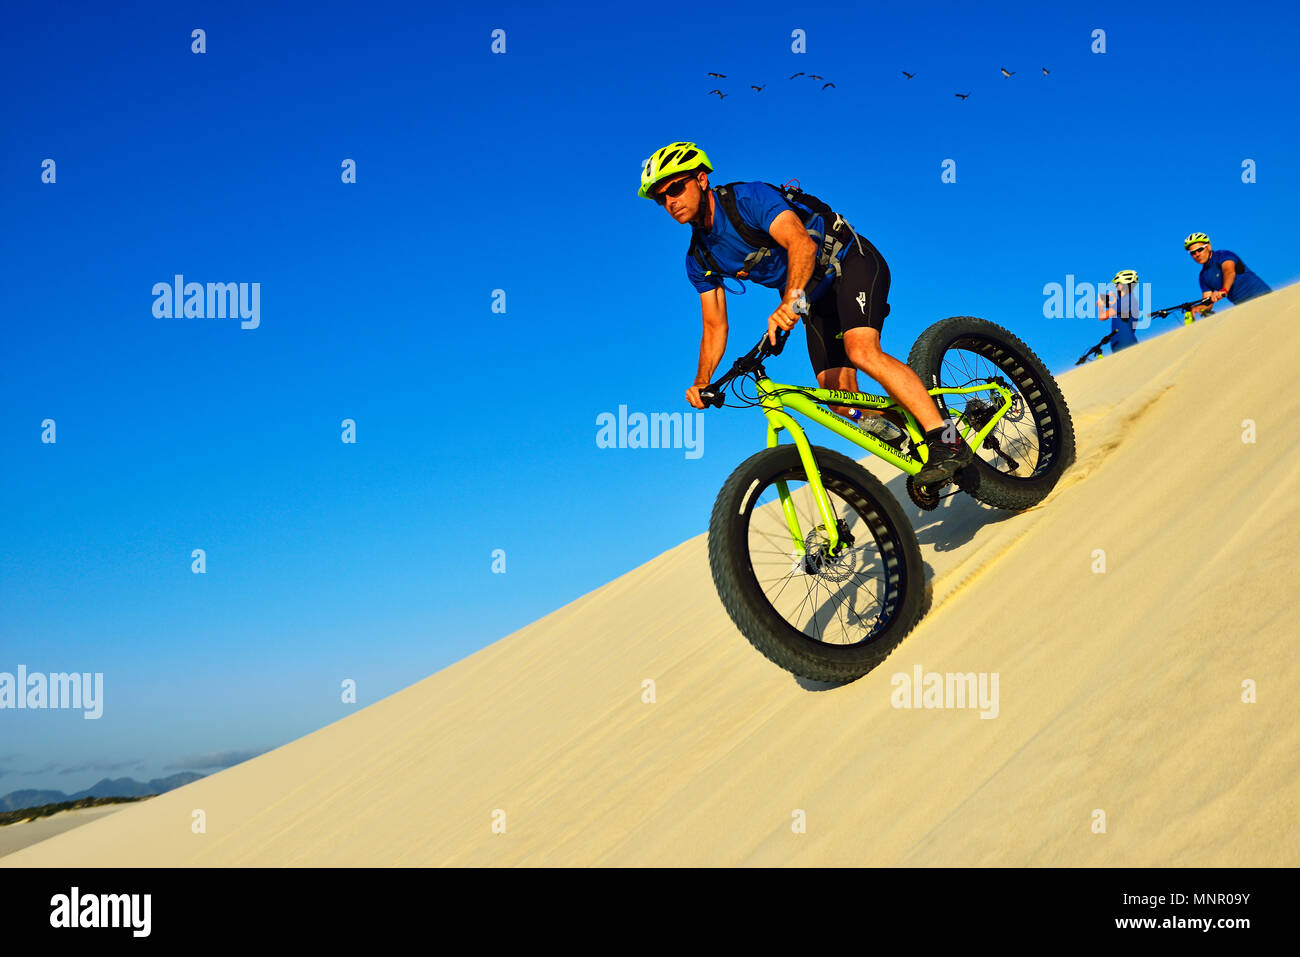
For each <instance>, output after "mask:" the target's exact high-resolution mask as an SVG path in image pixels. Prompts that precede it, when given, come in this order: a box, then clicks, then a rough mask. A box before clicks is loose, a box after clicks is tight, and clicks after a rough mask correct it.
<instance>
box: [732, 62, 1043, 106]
mask: <svg viewBox="0 0 1300 957" xmlns="http://www.w3.org/2000/svg"><path fill="white" fill-rule="evenodd" d="M1042 69H1043V76H1047V75H1049V73H1050V72H1051V71H1049V70H1048V69H1047V67H1043V68H1042ZM899 72H900V73H902V74H903V76H905V77H907V79H909V80H910V79H912V77H914V76H916V74H915V73H908V72H907V71H906V70H900V71H899ZM1002 75H1003V76H1004V77H1006V78H1007V79H1010V78H1011V77H1013V76H1015V75H1016V71H1015V70H1008V69H1007V68H1006V67H1002ZM709 76H711V77H713V78H714V79H718V80H725V79H726V78H727V74H725V73H710V74H709ZM801 76H802V77H805V78H807V79H809V80H825V79H826V77H824V76H818V75H817V74H816V73H804V72H802V71H800V72H798V73H795V74H794V75H793V76H791V77H790V79H791V80H794V79H798V78H799V77H801ZM749 88H750V89H751V90H753V91H754V92H755V93H762V92H763V91H764V90H765V89H767V84H766V83H764V84H763V85H762V86H757V85H755V84H753V83H751V84H750V85H749ZM834 88H835V84H834V83H831V82H829V81H828V82H826V83H823V84H822V89H823V90H827V89H834ZM708 95H709V96H716V97H717V98H718V99H719V100H725V99H726V98H727V97H729V96H730V95H731V94H730V93H723V92H722V91H721V90H709V93H708ZM953 95H954V96H955V97H957V98H958V99H959V100H965V99H966V98H967V97H969V96H970V94H969V93H954V94H953Z"/></svg>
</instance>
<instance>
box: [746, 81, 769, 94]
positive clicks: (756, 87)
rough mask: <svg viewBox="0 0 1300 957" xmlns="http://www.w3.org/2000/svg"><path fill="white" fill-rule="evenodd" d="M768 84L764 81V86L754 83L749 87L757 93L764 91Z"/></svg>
mask: <svg viewBox="0 0 1300 957" xmlns="http://www.w3.org/2000/svg"><path fill="white" fill-rule="evenodd" d="M766 86H767V84H766V83H764V84H763V86H754V84H752V83H751V84H749V88H750V89H751V90H753V91H754V92H755V93H762V92H763V90H764V88H765V87H766Z"/></svg>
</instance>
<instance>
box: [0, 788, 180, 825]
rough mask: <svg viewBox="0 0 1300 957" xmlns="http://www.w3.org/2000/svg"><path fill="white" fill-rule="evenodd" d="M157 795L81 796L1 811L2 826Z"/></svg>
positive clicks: (0, 820) (0, 822)
mask: <svg viewBox="0 0 1300 957" xmlns="http://www.w3.org/2000/svg"><path fill="white" fill-rule="evenodd" d="M151 797H157V795H155V794H145V795H141V796H140V797H105V798H81V799H80V800H78V801H60V802H59V803H57V804H42V805H41V806H40V807H27V808H23V809H22V810H21V811H0V827H2V826H4V825H5V824H17V823H18V822H19V821H34V820H36V819H37V818H39V817H49V816H50V815H51V814H58V813H59V812H60V811H73V810H76V809H77V808H82V807H98V806H99V805H101V804H124V803H126V802H128V801H143V800H144V799H145V798H151Z"/></svg>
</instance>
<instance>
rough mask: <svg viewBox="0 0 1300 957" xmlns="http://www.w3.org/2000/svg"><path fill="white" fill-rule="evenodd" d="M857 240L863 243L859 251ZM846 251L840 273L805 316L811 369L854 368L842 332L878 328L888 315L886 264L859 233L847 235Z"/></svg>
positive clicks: (818, 370) (877, 330)
mask: <svg viewBox="0 0 1300 957" xmlns="http://www.w3.org/2000/svg"><path fill="white" fill-rule="evenodd" d="M858 243H861V244H862V249H861V251H860V252H859V250H858ZM848 244H849V251H848V253H847V254H846V255H845V256H844V259H843V261H842V262H841V263H840V276H839V278H838V279H836V280H835V281H834V282H833V283H831V287H830V288H829V289H828V290H826V291H825V292H824V293H822V294H821V297H820V298H818V300H817V301H816V302H814V303H813V304H812V306H811V308H810V309H809V314H808V316H807V317H806V318H805V319H804V326H805V331H806V333H807V336H808V358H809V359H811V360H812V367H813V372H814V373H818V374H820V373H822V372H825V371H826V370H827V369H838V368H853V363H852V362H850V361H849V357H848V355H847V354H846V353H845V351H844V333H845V332H847V331H848V330H849V329H858V328H862V327H866V328H870V329H875V330H876V332H880V329H881V327H882V326H883V325H884V323H885V316H887V315H889V266H888V265H887V264H886V263H885V257H884V256H882V255H880V252H879V250H877V249H876V247H875V246H873V245H871V243H869V242H867V241H866V239H864V238H863V237H862V236H858V238H857V239H856V240H855V239H854V238H853V237H852V236H851V235H850V236H849V237H848Z"/></svg>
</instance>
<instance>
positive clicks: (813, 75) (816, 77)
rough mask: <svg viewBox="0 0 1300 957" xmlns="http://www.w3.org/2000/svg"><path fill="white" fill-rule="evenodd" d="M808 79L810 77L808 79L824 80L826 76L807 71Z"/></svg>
mask: <svg viewBox="0 0 1300 957" xmlns="http://www.w3.org/2000/svg"><path fill="white" fill-rule="evenodd" d="M808 79H810V80H824V79H826V77H824V76H818V75H817V74H816V73H809V74H808Z"/></svg>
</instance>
